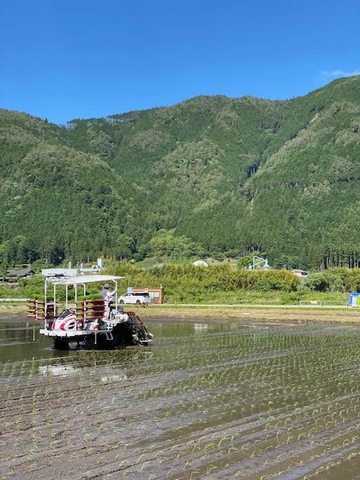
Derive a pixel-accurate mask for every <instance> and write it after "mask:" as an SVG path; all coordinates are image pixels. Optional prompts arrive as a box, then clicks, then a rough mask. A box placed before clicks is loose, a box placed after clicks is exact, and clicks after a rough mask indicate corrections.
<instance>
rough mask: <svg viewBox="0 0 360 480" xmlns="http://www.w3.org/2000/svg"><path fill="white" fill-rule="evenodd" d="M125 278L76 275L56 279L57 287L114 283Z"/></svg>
mask: <svg viewBox="0 0 360 480" xmlns="http://www.w3.org/2000/svg"><path fill="white" fill-rule="evenodd" d="M122 278H125V277H117V276H114V275H97V274H95V275H78V276H77V277H68V278H63V279H61V280H60V279H59V278H57V279H56V284H57V285H85V284H87V283H94V282H105V283H106V282H111V281H113V282H115V281H116V280H119V279H122Z"/></svg>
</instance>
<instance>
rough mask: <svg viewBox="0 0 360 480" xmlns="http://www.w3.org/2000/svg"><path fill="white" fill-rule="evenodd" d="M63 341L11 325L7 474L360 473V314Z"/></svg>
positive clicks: (1, 371)
mask: <svg viewBox="0 0 360 480" xmlns="http://www.w3.org/2000/svg"><path fill="white" fill-rule="evenodd" d="M147 325H148V327H149V330H150V331H151V332H152V333H153V334H154V337H155V339H154V344H153V345H152V346H151V347H146V348H142V347H139V348H128V349H124V350H116V351H103V352H93V351H87V352H86V351H76V350H74V351H69V352H56V351H54V350H52V348H51V341H50V340H49V339H47V338H43V337H39V335H38V328H39V326H35V327H34V324H27V323H25V321H24V322H16V323H14V322H5V321H2V323H0V362H1V363H0V429H1V432H0V453H1V455H0V478H1V479H12V480H33V479H36V480H41V479H61V480H80V479H122V478H126V479H134V480H139V479H140V480H142V479H146V480H150V479H166V480H175V479H208V480H211V479H219V480H220V479H221V480H223V479H246V480H260V479H262V480H265V479H282V480H285V479H286V480H296V479H317V480H338V479H339V478H341V479H342V480H354V479H357V478H360V474H359V472H360V456H359V455H360V422H359V414H360V370H359V366H360V348H359V346H360V326H357V325H335V324H326V325H325V324H316V323H311V324H301V325H292V326H290V325H289V326H286V325H276V326H266V325H261V324H258V325H241V324H238V323H236V322H234V323H228V324H216V323H209V324H206V323H191V322H188V323H176V322H171V323H167V322H166V321H163V322H162V321H154V320H152V321H151V322H150V321H149V322H147Z"/></svg>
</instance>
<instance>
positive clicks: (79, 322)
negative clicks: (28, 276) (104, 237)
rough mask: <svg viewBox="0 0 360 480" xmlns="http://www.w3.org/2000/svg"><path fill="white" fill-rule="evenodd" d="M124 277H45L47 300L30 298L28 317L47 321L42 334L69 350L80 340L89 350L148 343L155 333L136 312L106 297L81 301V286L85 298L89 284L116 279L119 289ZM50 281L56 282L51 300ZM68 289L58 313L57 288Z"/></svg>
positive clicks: (61, 347)
mask: <svg viewBox="0 0 360 480" xmlns="http://www.w3.org/2000/svg"><path fill="white" fill-rule="evenodd" d="M120 278H124V277H115V276H112V275H81V276H77V277H70V278H65V279H62V280H60V281H59V280H57V279H55V280H54V279H53V278H48V277H45V289H44V290H45V301H44V302H39V301H37V300H29V301H28V312H27V316H28V317H30V318H34V319H36V320H42V321H43V322H44V328H42V329H40V333H41V334H42V335H45V336H46V337H51V338H53V340H54V347H55V348H56V349H59V350H64V349H68V348H69V346H70V343H74V342H75V343H76V344H77V346H79V347H80V346H81V347H83V348H86V349H97V350H104V349H112V348H117V347H126V346H130V345H148V343H149V342H150V341H151V340H152V335H151V333H149V332H148V331H147V329H146V327H145V325H144V322H143V321H142V320H141V318H140V317H139V316H138V315H137V314H136V313H135V312H124V311H123V308H122V307H119V306H118V305H117V296H116V295H115V302H114V305H113V306H112V307H111V306H108V305H107V303H106V301H105V300H104V299H85V300H82V301H77V298H78V292H77V287H78V286H82V287H83V289H84V297H85V296H86V285H88V284H89V283H95V282H98V283H99V282H110V281H111V282H113V283H114V284H115V291H116V290H117V280H118V279H120ZM48 284H51V285H53V288H54V295H53V301H49V302H48V301H47V296H48V293H47V291H48ZM59 286H62V287H65V288H66V308H65V310H64V311H63V312H62V313H61V314H60V315H59V316H56V289H57V288H58V287H59ZM69 287H73V288H74V289H75V306H74V308H69V306H68V288H69Z"/></svg>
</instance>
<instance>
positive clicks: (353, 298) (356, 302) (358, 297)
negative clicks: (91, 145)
mask: <svg viewBox="0 0 360 480" xmlns="http://www.w3.org/2000/svg"><path fill="white" fill-rule="evenodd" d="M349 305H350V307H359V306H360V293H357V292H351V293H349Z"/></svg>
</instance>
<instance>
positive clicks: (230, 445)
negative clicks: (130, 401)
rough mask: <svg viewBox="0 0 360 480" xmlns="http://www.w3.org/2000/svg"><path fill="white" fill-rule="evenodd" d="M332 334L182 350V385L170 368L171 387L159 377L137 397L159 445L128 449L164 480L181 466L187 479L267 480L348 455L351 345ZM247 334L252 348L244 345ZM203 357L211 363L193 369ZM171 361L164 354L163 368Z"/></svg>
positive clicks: (259, 336)
mask: <svg viewBox="0 0 360 480" xmlns="http://www.w3.org/2000/svg"><path fill="white" fill-rule="evenodd" d="M345 331H346V330H345ZM337 333H338V332H335V334H333V335H332V334H326V335H321V334H320V335H319V331H318V329H317V328H315V329H314V331H311V329H310V330H309V329H305V333H296V330H293V331H281V332H280V333H277V332H276V331H269V330H266V331H265V330H263V331H261V332H259V333H256V334H255V336H254V334H249V332H238V333H237V336H236V338H237V342H238V344H237V347H238V348H237V349H234V348H233V347H234V338H235V336H233V335H232V336H231V338H230V339H229V345H230V348H229V349H227V348H226V345H225V344H224V342H222V350H221V351H218V352H215V353H214V351H213V348H214V347H215V346H216V342H215V344H214V342H213V341H212V338H211V337H209V338H207V339H206V338H204V342H203V345H202V349H199V347H200V344H197V347H198V348H197V350H196V353H195V352H194V349H193V348H192V347H191V346H189V349H187V350H186V351H185V352H184V347H182V350H181V352H179V355H180V361H179V364H180V365H181V364H182V365H184V364H186V365H187V367H186V368H185V376H186V378H184V371H183V370H181V369H180V371H179V375H177V376H175V377H174V380H173V381H172V382H171V381H170V380H171V379H170V378H167V380H168V381H167V382H164V384H160V385H157V386H156V387H154V388H153V389H152V390H151V391H149V390H147V392H146V394H145V397H143V398H145V404H148V406H149V409H150V411H151V421H150V423H149V425H148V427H147V428H150V424H151V423H154V422H158V423H160V424H161V425H162V427H163V429H164V433H163V435H162V439H163V440H164V441H165V445H167V446H166V448H165V447H164V445H163V444H162V443H161V444H157V443H156V442H155V443H153V442H149V441H148V439H147V438H142V439H140V440H139V447H138V448H139V449H140V450H141V451H142V452H144V450H146V449H147V450H148V455H149V457H151V458H153V459H154V455H155V457H156V454H157V455H158V456H159V464H161V465H163V466H162V469H161V471H162V472H163V471H164V468H165V464H166V465H167V466H168V467H169V470H168V472H167V475H168V476H167V478H171V472H173V474H174V478H175V477H176V475H178V471H179V470H180V469H181V468H183V469H184V471H186V472H187V475H191V474H192V473H193V474H194V475H195V476H196V475H200V474H204V473H209V472H211V471H216V470H221V471H222V474H225V473H226V475H229V476H230V475H237V476H240V477H241V476H246V475H248V474H249V472H252V474H253V475H255V477H254V478H260V477H259V475H260V474H261V475H262V476H264V478H266V476H269V478H270V476H274V475H280V474H282V473H283V472H285V471H288V470H289V469H292V470H296V469H299V471H300V470H301V471H309V472H312V471H313V470H314V471H315V470H316V471H318V470H319V469H322V468H327V467H328V466H329V465H328V464H329V462H331V464H333V463H334V458H336V459H337V461H342V460H343V459H344V458H347V457H348V456H349V455H353V453H354V448H356V447H357V445H358V441H359V432H358V425H357V423H358V410H359V409H358V400H359V389H358V385H359V383H358V380H359V378H358V376H357V374H356V375H355V373H354V366H355V365H356V364H357V362H358V352H357V340H358V339H357V340H354V338H353V336H352V333H351V332H350V331H349V334H348V335H346V334H344V333H342V334H341V335H337ZM250 337H251V338H252V341H253V342H256V343H257V344H258V346H259V348H258V349H256V351H254V350H253V349H249V348H248V345H249V338H250ZM255 337H256V338H255ZM225 343H226V342H225ZM236 350H237V351H236ZM266 350H267V351H268V354H267V355H263V354H264V352H266ZM246 351H247V353H246ZM259 351H260V352H263V354H262V355H260V354H259ZM210 352H212V353H211V355H210V357H209V358H211V362H209V363H208V364H205V363H203V359H204V358H205V357H206V356H208V355H209V354H210ZM229 352H230V355H229ZM184 353H185V357H186V359H187V360H186V362H185V360H184ZM255 357H256V358H255ZM195 358H200V362H199V363H200V365H199V366H198V367H197V370H196V361H195V360H194V359H195ZM254 358H255V360H254ZM176 359H177V357H176V355H174V352H172V362H173V364H175V363H176ZM192 359H193V360H192ZM192 365H193V366H194V368H192ZM329 365H331V366H332V368H329ZM141 395H142V393H141ZM149 413H150V412H149ZM166 419H167V420H166ZM140 450H139V451H140ZM161 452H162V453H161ZM142 467H143V466H142ZM143 468H144V467H143ZM153 468H154V465H153V463H152V465H151V466H150V465H149V469H150V470H149V471H151V470H152V469H153ZM127 473H129V472H127ZM169 475H170V476H169Z"/></svg>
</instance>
